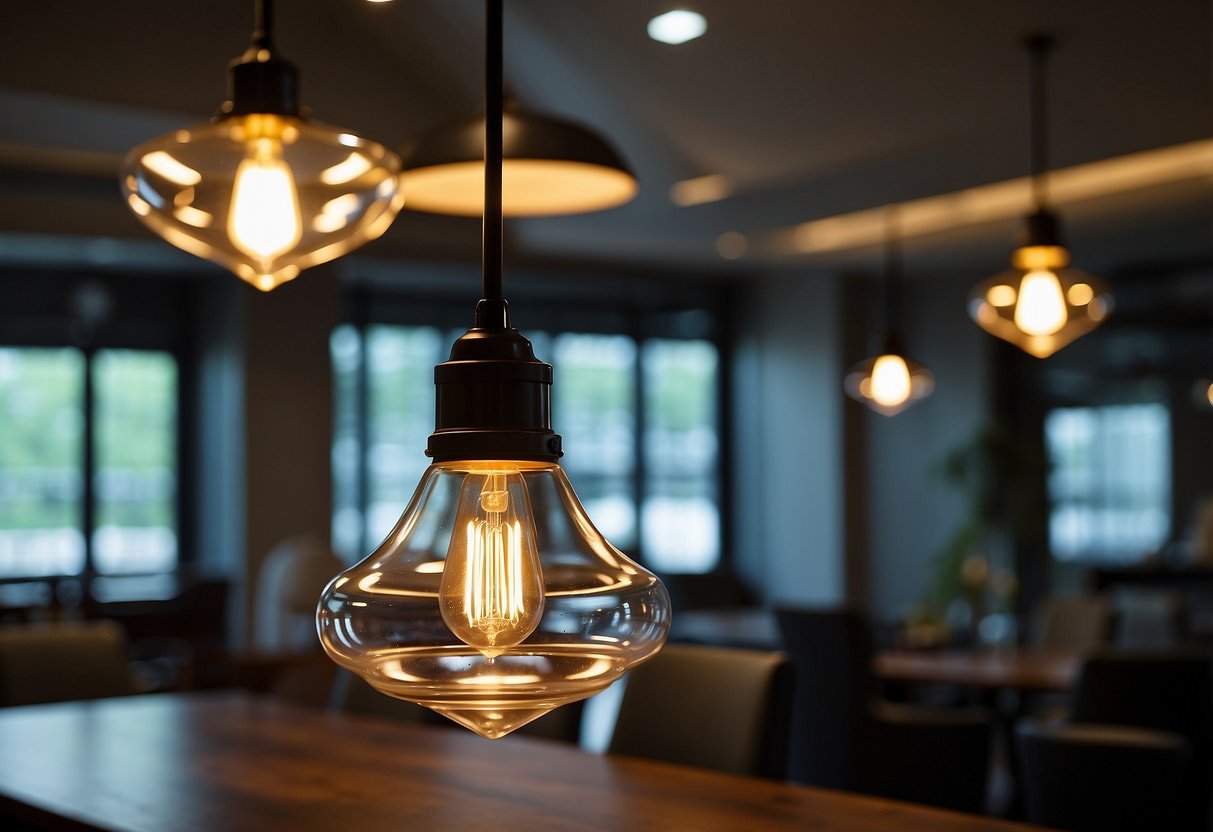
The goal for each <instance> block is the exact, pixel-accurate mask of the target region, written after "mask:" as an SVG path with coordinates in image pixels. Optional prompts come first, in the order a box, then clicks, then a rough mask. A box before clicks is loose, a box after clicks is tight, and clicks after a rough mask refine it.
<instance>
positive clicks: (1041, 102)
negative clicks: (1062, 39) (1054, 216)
mask: <svg viewBox="0 0 1213 832" xmlns="http://www.w3.org/2000/svg"><path fill="white" fill-rule="evenodd" d="M1055 44H1056V41H1055V39H1054V38H1053V36H1052V35H1049V34H1045V33H1036V34H1031V35H1028V37H1027V38H1026V39H1025V45H1026V46H1027V49H1028V108H1029V112H1028V130H1029V132H1030V140H1031V149H1032V150H1031V153H1032V159H1031V170H1032V201H1033V203H1034V204H1035V209H1036V210H1037V211H1041V210H1044V208H1045V204H1046V203H1047V202H1048V189H1047V181H1046V176H1047V174H1048V170H1049V95H1048V92H1049V90H1048V77H1047V76H1048V63H1049V54H1050V53H1051V52H1052V51H1053V47H1054V45H1055Z"/></svg>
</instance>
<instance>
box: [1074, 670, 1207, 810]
mask: <svg viewBox="0 0 1213 832" xmlns="http://www.w3.org/2000/svg"><path fill="white" fill-rule="evenodd" d="M1072 720H1073V722H1075V723H1109V724H1113V725H1131V726H1140V727H1145V728H1153V729H1156V730H1159V731H1166V732H1170V733H1174V734H1178V735H1180V736H1182V737H1184V738H1185V739H1186V740H1187V741H1188V743H1189V745H1190V748H1191V755H1192V760H1191V764H1190V765H1189V766H1188V770H1187V774H1186V781H1187V785H1186V787H1185V789H1184V800H1185V803H1186V804H1187V806H1188V814H1189V815H1190V816H1192V817H1200V818H1206V819H1207V818H1208V816H1209V812H1210V792H1213V788H1211V784H1213V656H1210V653H1209V651H1208V650H1203V649H1190V650H1171V651H1159V650H1132V651H1130V650H1116V649H1111V648H1109V649H1105V650H1102V651H1099V652H1097V653H1095V654H1093V655H1091V656H1089V657H1088V658H1087V660H1086V661H1085V662H1084V663H1083V666H1082V671H1081V673H1080V674H1079V677H1078V688H1077V690H1076V692H1075V695H1074V711H1073V716H1072Z"/></svg>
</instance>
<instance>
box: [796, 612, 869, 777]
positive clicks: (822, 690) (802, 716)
mask: <svg viewBox="0 0 1213 832" xmlns="http://www.w3.org/2000/svg"><path fill="white" fill-rule="evenodd" d="M775 620H776V623H777V624H778V626H779V634H780V638H781V640H782V642H783V648H784V650H786V651H787V653H788V655H789V656H790V657H791V660H792V664H793V665H794V666H795V668H796V692H795V697H794V699H793V706H792V729H791V747H790V751H789V759H788V777H789V778H790V779H792V780H795V781H796V782H798V783H808V784H810V785H814V786H825V787H828V788H835V789H851V790H855V789H859V788H860V785H861V781H862V773H863V765H862V759H861V757H860V753H861V750H862V747H863V743H864V739H865V736H866V733H867V725H868V703H869V702H870V701H871V699H872V698H873V697H874V696H875V695H876V680H875V678H874V677H873V676H872V655H873V649H872V635H871V631H870V629H869V627H868V624H867V620H866V619H865V618H864V617H863V615H861V614H860V613H858V612H856V611H854V610H846V609H788V608H785V609H777V610H776V611H775Z"/></svg>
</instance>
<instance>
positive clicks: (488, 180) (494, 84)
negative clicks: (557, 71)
mask: <svg viewBox="0 0 1213 832" xmlns="http://www.w3.org/2000/svg"><path fill="white" fill-rule="evenodd" d="M484 6H485V36H484V55H485V63H484V97H485V102H484V103H485V116H484V228H483V231H482V235H481V236H482V241H481V245H482V247H483V253H482V273H481V280H482V283H483V294H482V295H481V297H482V300H481V302H480V304H479V305H478V306H477V307H476V326H478V327H487V328H498V327H508V326H509V316H508V313H507V311H506V304H505V298H504V295H503V291H502V271H503V268H504V262H503V260H504V258H503V254H502V244H503V236H504V234H503V228H502V226H503V217H502V209H501V166H502V139H501V130H502V120H503V117H504V110H505V78H504V76H505V70H504V57H503V52H504V49H503V45H502V41H503V40H504V26H503V21H502V0H485V4H484Z"/></svg>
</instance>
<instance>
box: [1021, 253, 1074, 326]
mask: <svg viewBox="0 0 1213 832" xmlns="http://www.w3.org/2000/svg"><path fill="white" fill-rule="evenodd" d="M1068 317H1069V315H1068V314H1067V312H1066V297H1065V294H1064V293H1063V292H1062V290H1061V282H1060V281H1059V280H1058V279H1057V275H1056V274H1054V273H1053V272H1051V271H1049V270H1047V269H1035V270H1033V271H1030V272H1028V273H1027V274H1025V275H1024V276H1023V280H1022V281H1021V282H1020V284H1019V299H1018V302H1017V303H1016V304H1015V325H1016V326H1018V327H1019V328H1020V329H1022V330H1023V331H1024V332H1025V333H1027V334H1028V335H1052V334H1053V333H1054V332H1057V331H1058V330H1059V329H1061V328H1062V327H1063V326H1065V325H1066V319H1067V318H1068Z"/></svg>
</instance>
